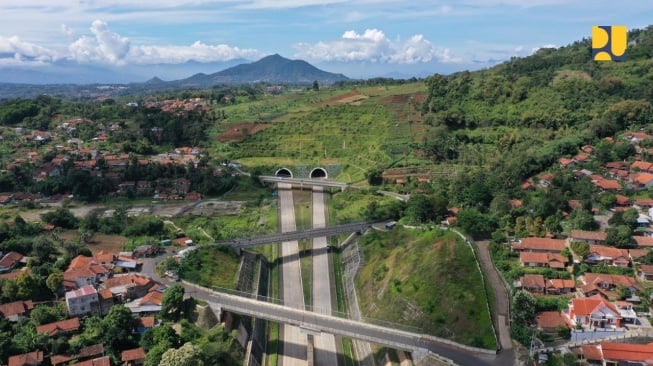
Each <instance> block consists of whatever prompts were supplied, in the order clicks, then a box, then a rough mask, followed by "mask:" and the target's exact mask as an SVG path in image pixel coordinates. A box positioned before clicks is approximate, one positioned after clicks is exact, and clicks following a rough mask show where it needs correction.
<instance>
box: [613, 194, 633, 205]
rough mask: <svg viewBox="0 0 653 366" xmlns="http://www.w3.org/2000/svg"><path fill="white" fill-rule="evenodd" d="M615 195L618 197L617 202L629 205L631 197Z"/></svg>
mask: <svg viewBox="0 0 653 366" xmlns="http://www.w3.org/2000/svg"><path fill="white" fill-rule="evenodd" d="M614 197H615V198H616V199H617V204H618V205H629V204H630V198H628V197H626V196H624V195H622V194H615V195H614Z"/></svg>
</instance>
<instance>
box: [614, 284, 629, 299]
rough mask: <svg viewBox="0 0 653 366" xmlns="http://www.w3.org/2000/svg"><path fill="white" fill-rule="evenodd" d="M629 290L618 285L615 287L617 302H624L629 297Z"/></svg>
mask: <svg viewBox="0 0 653 366" xmlns="http://www.w3.org/2000/svg"><path fill="white" fill-rule="evenodd" d="M630 295H631V294H630V289H629V288H628V287H627V286H624V285H618V286H617V296H618V297H619V300H626V299H627V298H629V297H630Z"/></svg>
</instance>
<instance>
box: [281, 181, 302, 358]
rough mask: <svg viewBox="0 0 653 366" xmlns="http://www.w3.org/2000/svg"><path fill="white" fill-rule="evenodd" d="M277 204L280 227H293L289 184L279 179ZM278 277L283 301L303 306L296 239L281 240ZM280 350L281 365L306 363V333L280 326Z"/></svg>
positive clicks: (296, 307)
mask: <svg viewBox="0 0 653 366" xmlns="http://www.w3.org/2000/svg"><path fill="white" fill-rule="evenodd" d="M278 187H279V207H280V210H281V212H280V214H281V231H282V232H288V231H295V230H296V229H297V228H296V226H297V225H296V223H295V206H294V201H293V196H292V194H293V192H292V190H291V189H290V186H289V185H287V184H284V183H279V185H278ZM281 258H283V259H282V263H281V273H282V275H281V277H282V279H283V288H282V293H283V302H284V304H285V305H286V306H289V307H292V308H295V309H301V310H303V309H304V294H303V288H302V280H301V278H302V277H301V269H300V266H299V245H298V243H297V241H296V240H293V241H286V242H283V243H282V244H281ZM281 333H282V335H283V348H282V349H283V351H282V354H281V355H279V359H280V360H281V365H282V366H295V365H297V366H300V365H301V366H304V365H306V352H307V350H306V334H304V333H302V332H301V330H300V329H299V328H298V327H295V326H291V325H283V326H282V332H281Z"/></svg>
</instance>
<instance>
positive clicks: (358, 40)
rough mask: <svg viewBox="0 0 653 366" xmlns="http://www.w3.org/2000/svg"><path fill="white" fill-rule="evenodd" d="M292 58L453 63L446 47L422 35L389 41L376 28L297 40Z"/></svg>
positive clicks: (400, 62)
mask: <svg viewBox="0 0 653 366" xmlns="http://www.w3.org/2000/svg"><path fill="white" fill-rule="evenodd" d="M294 47H295V49H297V51H298V52H297V54H296V55H295V56H296V57H299V58H305V59H308V60H309V61H318V62H321V61H322V62H324V61H327V62H328V61H340V62H349V61H369V62H375V63H377V62H378V63H393V64H415V63H421V62H430V61H434V60H435V61H440V62H456V61H457V59H456V58H455V57H453V56H452V55H451V51H450V50H449V49H446V48H438V47H435V46H434V45H433V44H432V43H431V42H430V41H429V40H427V39H426V38H425V37H424V36H423V35H421V34H416V35H414V36H412V37H410V38H409V39H408V40H407V41H402V40H400V39H397V40H396V41H393V40H390V39H389V38H388V37H386V35H385V34H384V33H383V32H382V31H381V30H378V29H366V30H365V32H363V33H362V34H359V33H357V32H356V31H353V30H349V31H346V32H345V33H344V34H343V35H342V37H340V38H339V39H336V40H333V41H321V42H318V43H315V44H309V43H298V44H295V45H294Z"/></svg>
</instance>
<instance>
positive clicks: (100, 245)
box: [59, 230, 127, 255]
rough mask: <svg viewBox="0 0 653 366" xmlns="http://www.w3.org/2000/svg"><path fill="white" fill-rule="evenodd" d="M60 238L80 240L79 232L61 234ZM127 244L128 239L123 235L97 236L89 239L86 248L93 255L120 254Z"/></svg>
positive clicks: (71, 231)
mask: <svg viewBox="0 0 653 366" xmlns="http://www.w3.org/2000/svg"><path fill="white" fill-rule="evenodd" d="M59 238H61V239H63V240H66V241H68V240H74V241H76V240H79V232H78V231H77V230H66V231H62V232H61V233H59ZM126 242H127V237H125V236H122V235H106V234H95V235H93V236H92V237H91V238H90V239H88V241H87V244H86V247H87V248H88V249H89V250H90V251H91V253H93V254H94V255H95V254H97V253H98V252H99V251H101V250H104V251H105V252H110V253H118V252H121V251H122V246H123V244H125V243H126Z"/></svg>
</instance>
